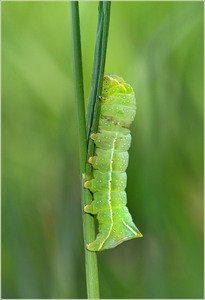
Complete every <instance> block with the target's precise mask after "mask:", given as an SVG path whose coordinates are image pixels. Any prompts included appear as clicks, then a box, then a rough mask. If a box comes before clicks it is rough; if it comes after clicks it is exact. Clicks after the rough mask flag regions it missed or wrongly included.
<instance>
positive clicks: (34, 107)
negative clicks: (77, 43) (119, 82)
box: [2, 2, 203, 299]
mask: <svg viewBox="0 0 205 300" xmlns="http://www.w3.org/2000/svg"><path fill="white" fill-rule="evenodd" d="M97 6H98V3H97V2H94V3H92V2H84V3H83V2H81V3H80V15H81V29H82V30H81V34H82V51H83V67H84V79H85V97H86V99H87V98H88V95H89V89H90V82H91V69H92V61H93V54H94V43H95V34H96V22H97V15H98V8H97ZM71 40H72V39H71V25H70V6H69V3H68V2H59V3H58V2H16V3H15V2H7V3H6V2H4V3H2V298H48V299H50V298H86V283H85V267H84V249H83V235H82V217H81V204H80V189H79V186H80V175H79V160H78V139H77V129H76V110H75V97H74V79H73V59H72V43H71ZM106 73H111V74H113V73H114V74H118V75H120V76H122V77H124V79H125V80H126V81H127V82H129V83H130V84H131V85H132V86H133V88H134V90H135V92H136V96H137V101H138V110H137V116H136V119H135V122H134V123H133V125H132V128H131V129H132V137H133V140H132V147H131V149H130V164H129V167H128V170H127V173H128V186H127V193H128V207H129V209H130V211H131V213H132V216H133V219H134V220H135V223H136V224H137V226H138V228H139V229H140V230H141V232H142V233H143V235H144V237H143V238H142V239H137V240H132V241H129V242H126V243H124V244H122V245H120V246H118V247H117V248H115V249H113V250H110V251H105V252H104V253H99V254H98V262H99V277H100V289H101V297H102V298H151V299H152V298H164V299H166V298H192V299H193V298H203V3H202V2H113V3H112V8H111V21H110V33H109V43H108V52H107V61H106Z"/></svg>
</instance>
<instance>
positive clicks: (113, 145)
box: [98, 133, 118, 250]
mask: <svg viewBox="0 0 205 300" xmlns="http://www.w3.org/2000/svg"><path fill="white" fill-rule="evenodd" d="M117 135H118V134H117V133H116V135H115V137H114V139H113V143H112V152H111V156H110V172H109V183H108V205H109V209H110V220H111V225H110V229H109V232H108V235H107V236H106V238H105V239H104V241H103V242H102V243H101V245H100V247H99V249H98V250H100V249H101V248H102V246H103V244H104V243H105V242H106V240H107V239H108V238H109V236H110V234H111V231H112V228H113V212H112V204H111V191H112V183H111V182H112V164H113V156H114V151H115V143H116V140H117Z"/></svg>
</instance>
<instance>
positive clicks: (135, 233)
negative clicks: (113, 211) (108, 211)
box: [122, 219, 138, 235]
mask: <svg viewBox="0 0 205 300" xmlns="http://www.w3.org/2000/svg"><path fill="white" fill-rule="evenodd" d="M122 223H123V224H124V225H125V226H126V227H127V228H128V229H129V230H130V231H131V232H132V233H134V235H138V233H137V232H136V231H135V230H134V229H132V227H130V226H129V225H128V224H127V223H125V221H124V220H123V219H122Z"/></svg>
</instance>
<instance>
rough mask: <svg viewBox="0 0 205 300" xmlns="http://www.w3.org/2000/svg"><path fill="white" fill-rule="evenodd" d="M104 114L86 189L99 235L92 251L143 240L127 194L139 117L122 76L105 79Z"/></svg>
mask: <svg viewBox="0 0 205 300" xmlns="http://www.w3.org/2000/svg"><path fill="white" fill-rule="evenodd" d="M100 100H101V112H100V119H99V125H98V130H97V133H92V134H91V136H90V137H91V139H92V140H93V141H94V143H95V146H96V148H95V156H93V157H90V158H89V163H90V164H92V166H93V174H94V178H93V179H91V180H89V181H86V182H85V185H84V186H85V188H88V189H89V190H90V191H91V192H92V193H93V197H94V200H93V201H92V203H91V204H90V205H86V206H85V207H84V211H85V212H86V213H90V214H93V215H95V214H96V215H97V219H98V222H99V233H98V235H97V237H96V239H95V240H94V241H93V242H91V243H89V244H88V245H87V249H88V250H90V251H102V250H105V249H110V248H114V247H116V246H117V245H119V244H121V243H122V242H124V241H126V240H130V239H133V238H139V237H142V234H141V233H140V232H139V230H138V228H137V227H136V226H135V224H134V223H133V220H132V217H131V215H130V213H129V210H128V208H127V207H126V204H127V195H126V192H125V188H126V183H127V175H126V172H125V171H126V169H127V166H128V159H129V156H128V152H127V151H128V149H129V148H130V144H131V135H130V130H129V126H130V124H131V123H132V122H133V120H134V117H135V114H136V100H135V94H134V91H133V89H132V87H131V86H130V85H129V84H127V83H126V82H125V81H124V80H123V79H122V78H121V77H119V76H116V75H109V76H105V77H104V79H103V87H102V96H101V97H100Z"/></svg>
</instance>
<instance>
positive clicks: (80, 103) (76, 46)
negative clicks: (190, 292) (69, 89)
mask: <svg viewBox="0 0 205 300" xmlns="http://www.w3.org/2000/svg"><path fill="white" fill-rule="evenodd" d="M110 4H111V3H110V1H105V2H103V1H100V2H99V15H98V26H97V34H96V44H95V55H94V62H93V73H92V84H91V92H90V97H89V103H88V110H87V118H86V121H87V122H85V107H84V90H83V72H82V55H81V42H80V24H79V9H78V2H77V1H73V2H71V22H72V32H73V52H74V69H75V90H76V106H77V116H78V133H79V134H78V136H79V147H80V170H81V174H82V207H83V206H84V205H85V204H88V203H91V201H92V196H91V194H90V192H89V191H88V190H86V189H84V188H83V184H84V178H85V176H84V174H85V173H86V178H91V176H92V168H91V166H90V164H88V163H87V157H89V156H92V155H93V153H94V144H93V142H92V140H91V139H89V136H90V132H94V131H96V130H97V124H98V119H99V112H100V102H99V101H98V96H99V95H101V90H102V81H103V75H104V67H105V58H106V49H107V40H108V29H109V19H110ZM86 125H87V130H86ZM87 150H88V151H87ZM86 154H87V155H86ZM83 230H84V241H85V244H86V243H89V242H91V241H93V240H94V239H95V223H94V217H93V216H91V215H89V214H84V213H83ZM85 266H86V282H87V294H88V298H89V299H99V297H100V296H99V280H98V267H97V255H96V253H95V252H90V251H87V250H86V251H85Z"/></svg>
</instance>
